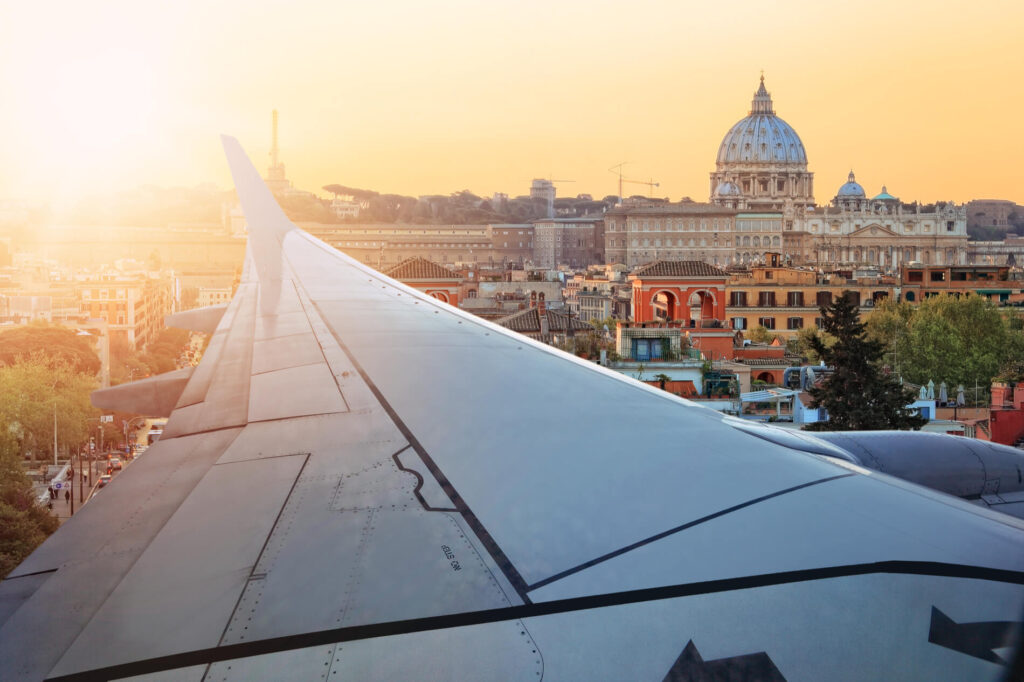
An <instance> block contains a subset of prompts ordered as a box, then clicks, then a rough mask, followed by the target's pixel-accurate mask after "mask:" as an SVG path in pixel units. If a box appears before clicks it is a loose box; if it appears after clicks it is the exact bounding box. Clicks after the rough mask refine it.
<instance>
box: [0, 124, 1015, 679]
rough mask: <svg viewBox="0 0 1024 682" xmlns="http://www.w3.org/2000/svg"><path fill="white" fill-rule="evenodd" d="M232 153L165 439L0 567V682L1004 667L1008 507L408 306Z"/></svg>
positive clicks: (693, 675) (886, 674) (930, 672)
mask: <svg viewBox="0 0 1024 682" xmlns="http://www.w3.org/2000/svg"><path fill="white" fill-rule="evenodd" d="M224 147H225V150H226V153H227V157H228V161H229V163H230V166H231V170H232V174H233V177H234V180H235V185H236V188H237V190H238V194H239V197H240V199H241V202H242V205H243V209H244V211H245V215H246V219H247V222H248V225H249V246H248V251H247V259H246V266H245V271H244V275H243V280H242V283H241V285H240V286H239V288H238V292H237V294H236V295H235V297H234V299H233V300H232V301H231V303H230V305H229V306H228V307H227V309H226V310H223V311H218V312H217V314H216V316H214V317H213V318H212V319H213V322H210V318H207V319H206V322H204V323H203V324H210V325H212V324H213V323H214V322H215V323H216V329H215V331H214V333H213V336H212V340H211V342H210V345H209V348H208V350H207V352H206V354H205V356H204V357H203V360H202V362H201V363H200V364H199V366H198V367H197V368H196V369H195V370H194V371H193V372H192V373H191V374H190V375H188V376H187V377H186V378H181V379H180V380H178V379H176V380H175V381H173V382H165V384H166V385H168V386H170V385H173V386H177V387H178V389H176V390H180V391H181V392H180V395H179V396H178V397H177V400H176V401H175V402H174V403H173V410H171V411H170V418H169V420H168V422H167V425H166V427H165V430H164V434H163V437H162V438H161V440H160V441H159V442H157V443H156V444H155V445H153V446H152V447H151V448H150V449H149V451H148V452H147V453H146V455H145V456H144V457H143V458H141V459H140V460H139V461H136V462H134V463H133V464H131V465H130V466H129V467H127V468H126V470H125V471H124V472H123V473H122V474H120V475H119V476H118V477H117V478H116V479H115V480H114V481H113V483H111V484H110V485H109V486H108V487H107V488H106V489H105V490H104V492H103V493H102V495H100V496H99V498H98V499H96V500H94V501H92V502H90V503H89V504H87V505H86V506H85V507H84V508H83V509H82V511H81V512H80V513H79V514H77V515H76V516H75V517H74V518H72V519H71V520H70V521H68V522H67V523H66V524H65V525H64V526H63V527H62V528H61V529H60V530H59V531H58V532H57V533H55V534H54V535H53V536H52V537H50V538H49V539H48V540H47V541H46V542H45V543H44V544H43V545H42V546H41V547H39V549H37V550H36V551H35V552H34V553H33V554H32V555H31V556H30V557H29V558H28V559H26V560H25V561H24V562H23V563H22V564H21V565H20V566H19V567H18V568H16V569H15V570H14V571H13V572H12V573H11V574H10V575H9V576H7V578H6V579H5V580H4V581H3V582H2V583H0V676H2V677H3V678H4V679H7V680H22V679H27V680H38V679H50V680H74V679H82V680H84V679H113V678H130V679H137V680H196V681H198V680H215V679H216V680H236V679H237V680H254V679H258V680H280V679H297V680H298V679H308V680H335V679H338V680H340V679H401V678H416V679H424V678H426V679H451V678H458V679H473V680H486V679H494V680H508V679H522V680H542V679H550V680H564V679H571V680H576V679H615V680H621V679H654V680H663V679H664V680H687V679H775V680H782V679H785V680H804V679H806V680H821V679H829V680H838V679H889V680H891V679H905V678H909V679H992V678H997V677H999V676H1001V675H1003V674H1004V673H1005V671H1006V664H1007V662H1008V661H1009V658H1010V657H1011V656H1012V650H1008V649H1007V647H1008V646H1010V643H1012V642H1013V641H1014V639H1013V638H1014V637H1016V636H1017V634H1018V632H1019V622H1020V620H1021V614H1022V610H1024V525H1022V524H1021V522H1020V521H1019V520H1017V519H1013V518H1010V517H1006V516H1003V515H1000V514H996V513H994V512H990V511H988V510H986V509H983V508H979V507H976V506H974V505H971V504H969V503H967V502H964V501H961V500H959V499H956V498H953V497H949V496H946V495H943V494H940V493H936V492H934V491H930V490H928V489H925V488H922V487H919V486H916V485H913V484H910V483H906V482H903V481H899V480H897V479H894V478H892V477H889V476H887V475H885V474H882V473H878V472H872V471H868V470H866V469H864V468H861V467H858V466H856V465H855V464H852V463H849V462H842V461H840V460H837V459H834V458H829V457H824V456H820V455H816V454H812V453H808V452H804V451H800V450H797V449H793V448H790V447H786V446H785V445H780V444H779V443H776V442H771V441H770V440H765V439H764V438H760V437H758V436H756V435H753V434H751V433H749V432H747V431H745V430H743V429H739V428H735V427H734V426H732V425H730V423H729V422H727V421H726V420H725V419H724V418H723V416H722V415H720V414H718V413H716V412H713V411H711V410H707V409H705V408H702V407H699V406H697V405H695V404H693V403H689V402H687V401H685V400H682V399H679V398H677V397H675V396H672V395H670V394H668V393H666V392H664V391H659V390H656V389H654V388H651V387H648V386H645V385H642V384H640V383H638V382H635V381H633V380H631V379H628V378H626V377H623V376H621V375H619V374H617V373H614V372H611V371H608V370H605V369H604V368H601V367H598V366H596V365H594V364H592V363H589V362H585V361H583V360H580V359H578V358H575V357H572V356H569V355H567V354H565V353H562V352H560V351H558V350H556V349H553V348H551V347H548V346H545V345H542V344H539V343H536V342H534V341H532V340H530V339H527V338H524V337H522V336H519V335H517V334H515V333H512V332H509V331H507V330H505V329H503V328H501V327H498V326H496V325H494V324H491V323H489V322H486V321H484V320H481V319H478V318H476V317H473V316H472V315H469V314H466V313H463V312H462V311H460V310H457V309H455V308H452V307H450V306H448V305H446V304H444V303H441V302H439V301H437V300H435V299H433V298H430V297H428V296H425V295H424V294H422V293H420V292H418V291H416V290H414V289H411V288H409V287H406V286H404V285H402V284H401V283H399V282H396V281H394V280H391V279H389V278H388V277H385V276H384V275H381V274H380V273H378V272H376V271H374V270H373V269H371V268H369V267H367V266H365V265H363V264H361V263H359V262H357V261H355V260H353V259H352V258H349V257H348V256H346V255H344V254H342V253H339V252H338V251H336V250H334V249H333V248H331V247H329V246H327V245H326V244H324V243H322V242H320V241H318V240H317V239H314V238H313V237H311V236H309V235H308V234H306V233H304V232H302V231H301V230H299V229H297V228H295V227H294V226H293V225H292V224H291V223H290V222H289V221H288V220H287V218H286V217H285V216H284V214H283V213H282V212H281V210H280V208H279V207H278V206H277V204H276V203H275V201H274V199H273V197H272V196H271V194H270V192H269V191H268V190H267V188H266V186H265V184H264V183H263V181H262V179H261V178H260V177H259V175H258V173H257V172H256V170H255V169H254V168H253V166H252V165H251V163H250V162H249V160H248V158H247V157H246V155H245V153H244V152H243V150H242V148H241V146H240V145H239V144H238V142H237V141H236V140H234V139H233V138H224ZM218 319H219V321H218ZM182 383H184V385H183V387H182V386H181V384H182ZM159 402H160V401H159V400H156V401H155V403H159Z"/></svg>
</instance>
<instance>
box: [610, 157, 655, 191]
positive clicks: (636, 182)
mask: <svg viewBox="0 0 1024 682" xmlns="http://www.w3.org/2000/svg"><path fill="white" fill-rule="evenodd" d="M627 163H629V161H623V162H622V163H620V164H618V165H617V166H612V167H611V168H609V169H608V172H609V173H615V174H616V175H618V176H619V201H622V185H623V183H627V184H631V185H647V187H648V190H647V191H648V194H653V193H654V188H655V187H660V186H661V183H659V182H655V181H654V178H651V179H649V180H631V179H629V178H624V177H622V167H623V166H625V165H626V164H627Z"/></svg>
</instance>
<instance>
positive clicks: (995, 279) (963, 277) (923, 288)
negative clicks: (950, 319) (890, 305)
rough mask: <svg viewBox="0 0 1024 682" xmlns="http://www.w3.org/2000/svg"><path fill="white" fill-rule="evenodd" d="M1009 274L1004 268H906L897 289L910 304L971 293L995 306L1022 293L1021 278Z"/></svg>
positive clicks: (989, 266)
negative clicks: (930, 298)
mask: <svg viewBox="0 0 1024 682" xmlns="http://www.w3.org/2000/svg"><path fill="white" fill-rule="evenodd" d="M1011 274H1013V273H1011V270H1010V268H1009V267H1008V266H1006V265H910V266H906V267H904V268H903V271H902V273H901V274H900V286H901V287H902V291H903V299H904V300H906V301H910V302H912V303H913V302H916V301H921V300H924V299H925V298H927V297H929V296H937V295H939V294H955V295H962V294H967V293H975V294H978V295H979V296H984V297H986V298H988V299H990V300H991V301H992V302H993V303H995V304H996V305H999V304H1000V303H1010V302H1013V301H1019V300H1021V298H1020V296H1021V295H1022V294H1024V279H1021V278H1017V279H1014V278H1013V277H1011ZM1018 274H1019V273H1018Z"/></svg>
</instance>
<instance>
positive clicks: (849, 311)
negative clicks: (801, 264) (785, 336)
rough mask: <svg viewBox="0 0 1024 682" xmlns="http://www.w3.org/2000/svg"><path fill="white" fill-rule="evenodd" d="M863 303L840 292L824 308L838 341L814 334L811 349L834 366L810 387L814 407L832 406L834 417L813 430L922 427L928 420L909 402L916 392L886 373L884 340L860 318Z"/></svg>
mask: <svg viewBox="0 0 1024 682" xmlns="http://www.w3.org/2000/svg"><path fill="white" fill-rule="evenodd" d="M859 314H860V310H859V307H858V306H856V305H854V304H852V303H850V302H849V300H848V299H847V298H846V297H845V296H840V297H839V298H837V299H836V300H835V301H834V302H833V303H832V304H831V305H829V306H824V307H822V308H821V316H822V329H823V330H824V331H825V332H826V333H828V334H831V335H832V336H834V337H835V339H836V341H835V343H834V344H833V345H832V346H828V345H826V344H825V341H824V340H823V339H822V338H821V337H820V336H814V337H812V338H811V339H810V347H811V349H812V350H813V351H814V352H815V353H817V354H818V356H819V357H821V358H822V359H823V360H824V361H825V364H826V365H828V366H830V367H832V368H833V370H834V371H833V373H832V374H831V375H830V376H828V377H827V378H826V379H825V380H824V381H823V382H822V384H821V385H820V386H815V387H811V388H809V389H807V392H808V393H809V394H810V396H811V407H814V408H819V407H824V408H825V409H826V410H828V415H829V421H827V422H818V423H816V424H808V425H807V426H805V427H804V428H805V429H807V430H810V431H859V430H878V429H918V428H920V427H921V426H923V425H924V424H925V422H926V421H927V420H925V419H924V418H923V417H921V416H919V415H916V414H912V413H911V411H910V410H908V409H907V405H909V404H910V403H912V402H914V398H915V396H914V392H913V390H911V389H909V388H904V387H903V386H901V385H900V383H899V381H897V379H896V378H895V377H894V376H893V375H892V374H889V373H886V372H883V371H882V368H881V359H882V354H883V347H882V344H881V342H879V341H877V340H874V339H869V338H868V336H867V332H866V328H865V325H864V324H863V323H862V322H860V319H859Z"/></svg>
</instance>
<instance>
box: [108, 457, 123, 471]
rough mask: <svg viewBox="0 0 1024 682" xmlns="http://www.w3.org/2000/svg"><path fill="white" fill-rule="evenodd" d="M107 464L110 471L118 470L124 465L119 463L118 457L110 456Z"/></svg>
mask: <svg viewBox="0 0 1024 682" xmlns="http://www.w3.org/2000/svg"><path fill="white" fill-rule="evenodd" d="M109 466H110V469H111V470H112V471H120V470H121V469H123V468H124V465H123V464H121V458H120V457H111V458H110V464H109Z"/></svg>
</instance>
